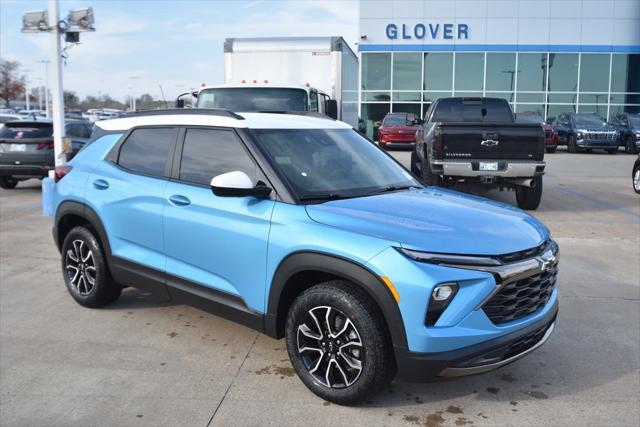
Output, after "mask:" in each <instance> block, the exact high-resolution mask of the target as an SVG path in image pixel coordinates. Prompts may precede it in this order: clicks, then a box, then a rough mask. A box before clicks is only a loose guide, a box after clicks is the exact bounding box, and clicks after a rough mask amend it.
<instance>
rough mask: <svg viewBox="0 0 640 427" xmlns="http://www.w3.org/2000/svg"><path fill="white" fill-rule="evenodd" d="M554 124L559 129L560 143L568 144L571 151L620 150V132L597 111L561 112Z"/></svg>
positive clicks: (609, 151)
mask: <svg viewBox="0 0 640 427" xmlns="http://www.w3.org/2000/svg"><path fill="white" fill-rule="evenodd" d="M553 126H554V127H555V128H556V130H557V131H558V144H560V145H566V146H567V151H569V152H570V153H578V152H582V151H586V152H590V151H591V150H593V149H602V150H606V151H607V153H609V154H616V153H617V152H618V145H619V141H618V139H619V138H620V132H619V131H618V129H616V127H615V126H613V125H610V124H609V123H607V121H606V120H605V119H604V118H602V117H601V116H599V115H598V114H596V113H566V114H560V115H559V116H558V117H557V118H556V120H555V121H554V122H553Z"/></svg>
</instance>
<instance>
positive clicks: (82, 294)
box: [61, 226, 122, 308]
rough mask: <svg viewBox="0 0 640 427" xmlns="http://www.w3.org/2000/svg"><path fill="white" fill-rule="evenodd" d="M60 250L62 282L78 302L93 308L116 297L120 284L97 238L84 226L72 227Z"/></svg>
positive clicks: (118, 293) (105, 303)
mask: <svg viewBox="0 0 640 427" xmlns="http://www.w3.org/2000/svg"><path fill="white" fill-rule="evenodd" d="M61 252H62V272H63V276H64V283H65V285H66V286H67V290H68V291H69V293H70V294H71V296H72V297H73V299H75V300H76V302H77V303H78V304H80V305H83V306H85V307H90V308H97V307H102V306H105V305H107V304H109V303H112V302H113V301H115V300H117V299H118V297H119V296H120V293H121V292H122V287H121V286H120V285H119V284H118V283H116V282H114V281H113V279H112V278H111V274H110V273H109V269H108V267H107V263H106V260H105V257H104V254H103V251H102V248H101V246H100V244H99V242H98V239H96V237H95V236H94V234H93V233H92V232H91V231H90V230H89V229H88V228H86V227H82V226H78V227H75V228H73V229H72V230H71V231H70V232H69V234H67V236H66V237H65V239H64V243H63V244H62V251H61Z"/></svg>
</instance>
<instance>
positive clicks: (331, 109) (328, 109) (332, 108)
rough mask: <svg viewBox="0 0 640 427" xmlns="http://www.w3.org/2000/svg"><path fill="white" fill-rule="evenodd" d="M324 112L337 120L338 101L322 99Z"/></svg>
mask: <svg viewBox="0 0 640 427" xmlns="http://www.w3.org/2000/svg"><path fill="white" fill-rule="evenodd" d="M324 113H325V114H326V115H327V116H329V117H331V118H332V119H335V120H338V101H336V100H335V99H327V100H326V101H324Z"/></svg>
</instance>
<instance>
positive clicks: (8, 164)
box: [0, 120, 93, 189]
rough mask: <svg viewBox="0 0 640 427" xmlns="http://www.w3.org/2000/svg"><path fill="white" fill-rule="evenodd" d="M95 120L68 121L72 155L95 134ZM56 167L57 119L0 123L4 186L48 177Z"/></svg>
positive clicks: (0, 170) (0, 164) (0, 174)
mask: <svg viewBox="0 0 640 427" xmlns="http://www.w3.org/2000/svg"><path fill="white" fill-rule="evenodd" d="M92 127H93V124H92V123H89V122H86V121H84V120H82V121H80V120H70V121H67V122H66V123H65V133H66V136H67V137H68V138H69V139H70V140H71V153H69V155H68V158H69V159H71V158H73V156H75V154H76V153H77V152H78V151H80V149H81V148H82V147H83V146H84V145H85V143H86V142H87V141H88V140H89V137H90V136H91V130H92ZM53 168H54V154H53V123H52V122H51V121H50V120H36V121H33V120H21V121H12V122H6V123H4V125H3V126H2V127H0V187H1V188H4V189H12V188H15V187H16V185H18V182H19V181H23V180H25V179H29V178H44V177H45V176H47V175H48V174H49V171H50V170H52V169H53Z"/></svg>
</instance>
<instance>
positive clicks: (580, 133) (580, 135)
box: [576, 132, 584, 139]
mask: <svg viewBox="0 0 640 427" xmlns="http://www.w3.org/2000/svg"><path fill="white" fill-rule="evenodd" d="M583 136H584V135H582V132H577V133H576V137H577V138H578V139H582V137H583Z"/></svg>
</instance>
